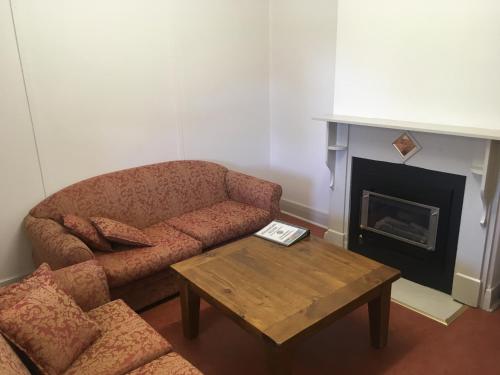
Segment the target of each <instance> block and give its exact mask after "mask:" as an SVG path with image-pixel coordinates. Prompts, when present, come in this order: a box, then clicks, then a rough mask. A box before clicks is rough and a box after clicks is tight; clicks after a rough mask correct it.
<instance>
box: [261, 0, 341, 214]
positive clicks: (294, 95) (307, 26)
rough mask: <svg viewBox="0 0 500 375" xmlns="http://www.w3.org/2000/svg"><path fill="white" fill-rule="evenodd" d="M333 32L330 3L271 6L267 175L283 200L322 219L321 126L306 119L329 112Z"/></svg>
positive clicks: (278, 0) (277, 1)
mask: <svg viewBox="0 0 500 375" xmlns="http://www.w3.org/2000/svg"><path fill="white" fill-rule="evenodd" d="M335 31H336V1H332V0H313V1H301V0H272V1H271V10H270V34H271V43H270V45H271V49H270V50H271V77H270V93H271V167H272V172H273V175H274V176H275V178H276V179H277V180H278V181H279V182H280V184H281V185H282V186H283V191H284V195H283V197H284V199H285V200H288V201H292V202H297V203H299V205H304V206H306V208H308V209H309V211H311V210H312V211H313V212H314V211H317V212H319V213H323V214H324V216H325V217H326V215H327V212H328V201H329V188H328V185H329V172H328V169H327V167H326V164H325V157H326V156H325V148H324V147H323V145H324V144H325V142H326V141H325V126H324V124H321V123H319V122H317V121H313V120H312V117H313V116H314V115H318V114H322V113H330V112H331V109H332V106H333V82H334V78H333V76H334V66H335ZM295 208H296V209H297V208H299V209H300V206H299V207H295ZM306 211H307V210H306ZM320 217H321V215H320ZM323 224H326V223H323Z"/></svg>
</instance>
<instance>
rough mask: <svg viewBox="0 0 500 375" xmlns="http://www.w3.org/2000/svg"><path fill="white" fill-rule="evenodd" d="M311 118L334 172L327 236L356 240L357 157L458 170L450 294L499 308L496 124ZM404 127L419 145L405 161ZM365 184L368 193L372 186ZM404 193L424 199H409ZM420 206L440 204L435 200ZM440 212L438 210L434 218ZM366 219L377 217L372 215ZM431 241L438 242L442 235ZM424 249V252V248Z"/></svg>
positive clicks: (499, 150)
mask: <svg viewBox="0 0 500 375" xmlns="http://www.w3.org/2000/svg"><path fill="white" fill-rule="evenodd" d="M316 120H321V121H323V122H326V127H325V128H324V129H325V130H326V131H325V151H326V158H325V159H326V160H325V161H326V165H327V167H328V168H329V169H330V172H331V179H330V189H331V190H330V205H329V210H328V224H327V226H328V230H327V232H326V234H325V238H326V239H327V240H329V241H331V242H333V243H335V244H337V245H340V246H344V247H348V246H349V244H350V243H351V244H352V243H353V242H352V241H350V238H349V233H350V228H351V222H350V220H351V215H352V214H353V213H354V214H356V212H358V213H359V210H360V209H361V208H362V197H359V196H358V197H356V199H357V202H358V207H357V208H354V209H353V210H352V209H351V208H353V207H351V177H352V176H351V172H352V165H353V162H354V160H356V158H361V159H371V160H376V161H380V162H387V163H391V164H395V165H398V166H400V167H401V168H408V167H416V168H420V169H424V170H428V171H434V172H443V173H445V174H451V175H458V176H462V177H461V178H465V186H464V193H463V204H462V211H461V214H460V215H459V216H460V221H459V223H458V227H459V228H458V239H457V244H456V254H455V263H454V267H453V266H452V265H451V264H452V261H451V262H450V265H449V266H448V267H449V269H451V268H453V271H452V272H451V273H452V282H451V296H452V297H453V298H454V299H455V300H457V301H459V302H462V303H465V304H467V305H469V306H480V307H481V308H483V309H486V310H491V309H494V308H496V307H497V306H499V305H500V217H499V214H500V199H499V198H500V197H499V196H500V182H499V179H500V172H499V170H500V130H488V129H478V128H466V127H459V126H448V125H435V124H426V123H410V122H400V121H395V120H383V119H369V118H361V117H351V116H341V115H327V116H322V117H317V118H316ZM407 132H409V133H410V134H411V136H412V137H413V138H414V139H415V140H416V142H417V143H418V144H419V145H420V150H419V152H418V153H416V154H415V155H413V156H412V157H411V159H409V160H402V158H401V155H400V154H399V153H398V152H397V150H396V149H395V147H394V146H393V142H394V141H395V140H396V139H398V137H401V135H402V134H404V133H407ZM408 170H411V169H408ZM364 190H367V191H368V192H370V189H369V188H368V189H364ZM374 193H379V194H382V195H388V196H393V197H396V198H399V197H398V196H397V194H391V193H390V192H385V193H383V192H382V193H381V192H379V191H375V192H374ZM360 194H361V193H360ZM373 197H375V195H372V198H373ZM353 199H354V198H353ZM402 199H403V200H406V201H410V202H413V203H422V202H419V201H418V199H417V200H415V199H411V197H410V199H405V197H403V198H402ZM373 202H375V201H373ZM423 204H424V206H430V207H438V205H436V204H432V203H430V204H426V203H425V202H424V203H423ZM442 217H443V214H442V211H441V210H440V213H439V220H441V219H442ZM383 218H384V217H382V218H380V217H379V218H378V220H377V221H380V220H381V219H383ZM403 221H404V220H403ZM391 223H392V224H394V222H392V221H391V218H389V222H386V221H382V222H380V223H378V226H379V228H378V229H380V228H381V227H380V226H381V225H384V226H385V228H386V229H387V228H388V226H387V225H390V224H391ZM371 224H372V225H374V224H376V222H375V223H374V222H373V221H372V222H371ZM406 224H409V223H408V222H407V223H406ZM410 224H411V222H410ZM414 224H418V223H414ZM356 225H357V226H359V225H360V223H359V222H356ZM419 225H420V224H419ZM396 226H401V223H396ZM375 229H377V228H375ZM400 229H401V228H397V230H400ZM368 232H370V234H369V235H368V236H371V235H376V234H377V233H375V232H372V231H370V230H366V231H365V232H364V234H363V237H366V235H367V233H368ZM424 233H425V232H424ZM437 236H439V229H438V233H437ZM385 237H387V240H389V239H391V238H390V236H385ZM436 240H437V242H436V244H437V245H439V241H440V240H439V239H438V238H437V239H436ZM417 241H418V238H417ZM426 245H427V244H426ZM422 251H426V250H424V249H423V248H422ZM450 254H451V253H450ZM450 256H452V255H450ZM452 257H453V256H452ZM449 269H448V272H450V271H449ZM448 280H449V275H448ZM421 283H425V282H421ZM447 283H448V284H447V285H448V286H447V287H446V288H444V290H449V288H450V286H449V281H447ZM434 288H436V287H435V286H434ZM441 289H443V288H441Z"/></svg>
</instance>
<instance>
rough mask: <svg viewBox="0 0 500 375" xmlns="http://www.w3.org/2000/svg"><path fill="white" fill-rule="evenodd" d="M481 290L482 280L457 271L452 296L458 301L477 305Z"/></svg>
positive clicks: (473, 305)
mask: <svg viewBox="0 0 500 375" xmlns="http://www.w3.org/2000/svg"><path fill="white" fill-rule="evenodd" d="M480 292H481V280H479V279H476V278H474V277H471V276H467V275H464V274H462V273H459V272H457V273H455V276H454V277H453V290H452V291H451V295H452V297H453V298H454V299H455V300H457V301H458V302H462V303H464V304H466V305H469V306H472V307H477V306H478V304H479V296H480Z"/></svg>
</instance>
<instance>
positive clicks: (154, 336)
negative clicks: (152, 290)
mask: <svg viewBox="0 0 500 375" xmlns="http://www.w3.org/2000/svg"><path fill="white" fill-rule="evenodd" d="M53 275H54V279H55V281H56V283H57V284H58V287H59V288H61V289H62V290H63V291H64V292H66V293H67V294H69V295H70V296H71V297H72V298H73V299H74V301H75V302H76V303H77V304H78V305H79V307H80V308H81V309H82V310H83V311H86V312H87V315H88V316H89V317H90V318H91V319H92V320H93V321H94V322H95V323H97V325H98V327H99V329H100V337H99V338H97V340H96V341H94V342H93V343H92V344H91V345H90V346H89V347H88V348H87V349H86V350H85V351H83V353H81V354H80V356H79V357H77V358H76V360H75V361H74V362H73V363H71V364H70V366H69V368H67V369H66V370H65V371H64V375H70V374H80V375H87V374H88V375H122V374H131V375H202V373H201V372H200V371H199V370H197V369H196V368H195V367H194V366H193V365H191V364H190V363H189V362H188V361H186V360H185V359H184V358H182V356H180V355H179V354H177V353H176V352H174V351H173V350H172V346H171V345H170V343H169V342H168V341H166V340H165V339H164V338H163V337H162V336H160V335H159V334H158V333H157V332H156V331H155V330H154V329H153V328H152V327H151V326H150V325H149V324H148V323H146V322H145V321H144V320H143V319H142V318H141V317H140V316H139V315H137V314H136V313H135V312H134V311H133V310H132V309H130V307H128V306H127V305H126V304H125V303H124V302H123V301H121V300H115V301H112V302H110V296H109V288H108V284H107V282H106V275H105V273H104V270H103V269H102V267H101V266H99V265H98V264H97V262H96V261H95V260H91V261H87V262H84V263H80V264H77V265H73V266H70V267H67V268H63V269H60V270H58V271H55V272H53ZM8 290H9V289H8V288H3V290H2V289H0V295H4V296H5V293H8ZM44 322H45V323H44V326H46V327H45V328H44V327H41V328H40V329H39V330H38V331H39V332H47V335H49V336H51V337H54V336H55V335H52V334H51V333H52V330H53V329H54V327H55V326H57V327H58V328H59V329H61V330H64V326H63V325H61V322H54V324H52V322H48V321H44ZM52 340H54V338H52ZM56 345H57V344H56ZM43 350H45V351H46V352H47V351H48V350H47V348H43ZM53 355H58V354H57V352H54V354H53ZM26 358H27V357H25V356H24V358H23V361H21V360H20V357H18V356H17V355H16V353H15V352H14V350H13V349H12V347H11V346H10V345H9V343H8V342H7V340H6V339H5V338H4V337H3V336H2V335H1V334H0V374H2V375H22V374H26V375H28V374H30V371H29V370H28V368H30V370H31V371H33V372H34V373H38V370H37V369H36V367H35V366H34V364H33V363H32V362H31V361H29V360H27V359H26ZM25 363H26V365H27V367H26V366H25Z"/></svg>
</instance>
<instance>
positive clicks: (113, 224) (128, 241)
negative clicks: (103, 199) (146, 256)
mask: <svg viewBox="0 0 500 375" xmlns="http://www.w3.org/2000/svg"><path fill="white" fill-rule="evenodd" d="M90 221H91V222H92V223H93V224H94V225H95V227H96V228H97V230H98V231H99V232H100V233H101V234H102V235H103V236H104V237H105V238H106V239H107V240H109V241H111V242H116V243H120V244H123V245H131V246H153V245H154V243H153V242H152V241H151V240H150V239H149V238H148V236H147V235H146V234H145V233H144V232H143V231H142V230H140V229H137V228H134V227H133V226H130V225H127V224H124V223H120V222H119V221H116V220H112V219H108V218H105V217H91V218H90Z"/></svg>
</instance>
